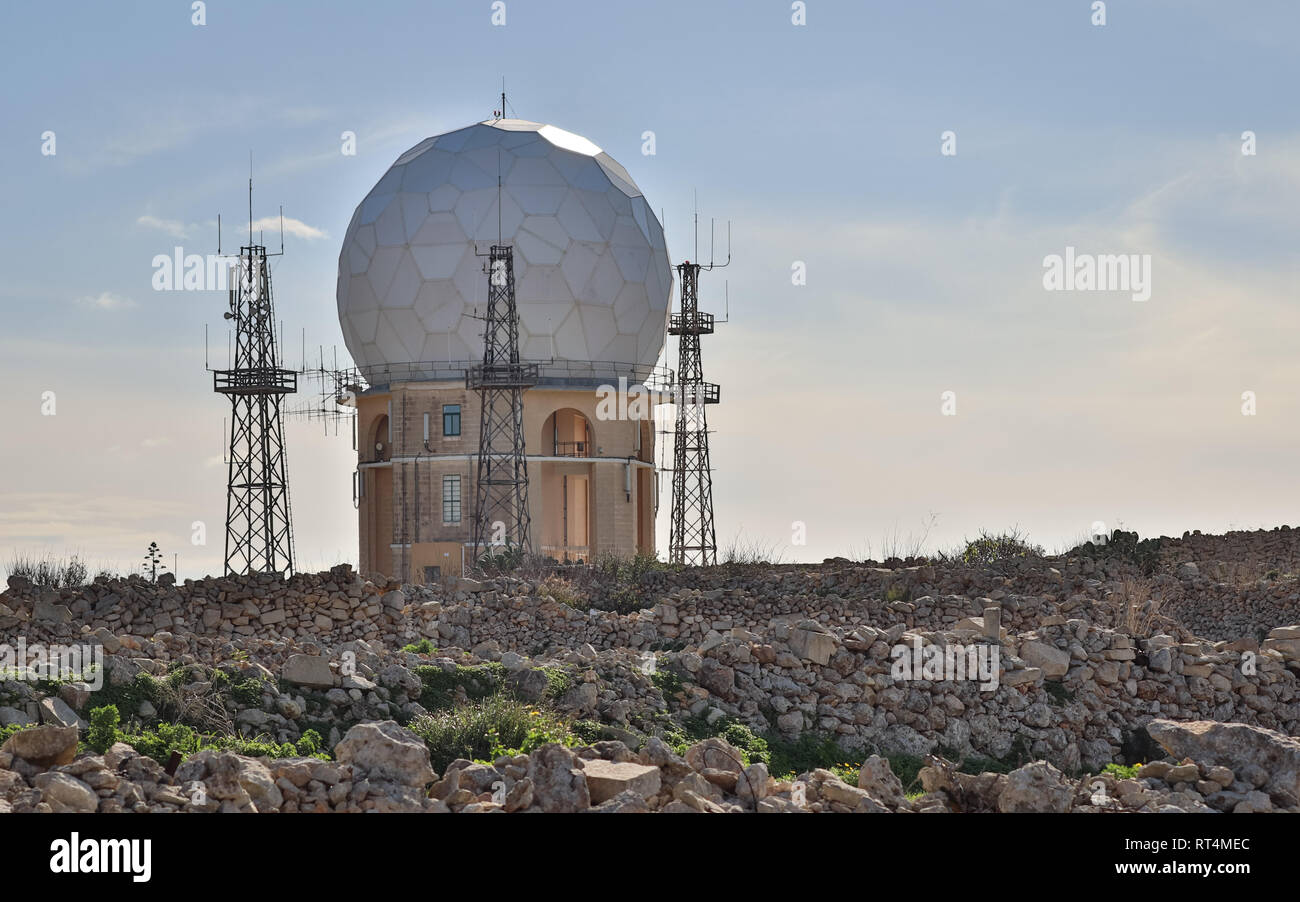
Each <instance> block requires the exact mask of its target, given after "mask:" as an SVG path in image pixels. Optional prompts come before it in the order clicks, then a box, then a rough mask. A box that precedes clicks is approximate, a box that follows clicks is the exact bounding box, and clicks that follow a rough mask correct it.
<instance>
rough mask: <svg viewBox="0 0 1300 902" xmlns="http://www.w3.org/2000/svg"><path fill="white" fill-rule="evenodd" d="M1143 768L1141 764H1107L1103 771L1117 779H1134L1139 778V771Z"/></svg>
mask: <svg viewBox="0 0 1300 902" xmlns="http://www.w3.org/2000/svg"><path fill="white" fill-rule="evenodd" d="M1141 768H1142V765H1141V764H1107V765H1106V766H1105V767H1103V768H1102V769H1101V772H1102V773H1103V774H1111V775H1112V776H1114V777H1115V779H1117V780H1134V779H1137V773H1138V771H1139V770H1140V769H1141Z"/></svg>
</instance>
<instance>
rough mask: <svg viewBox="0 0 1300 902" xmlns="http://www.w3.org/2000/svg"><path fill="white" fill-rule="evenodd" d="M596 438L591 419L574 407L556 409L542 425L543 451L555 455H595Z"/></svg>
mask: <svg viewBox="0 0 1300 902" xmlns="http://www.w3.org/2000/svg"><path fill="white" fill-rule="evenodd" d="M595 440H596V436H595V434H594V432H593V431H592V428H591V421H590V420H588V419H587V418H586V417H585V416H583V415H582V413H581V412H580V411H577V410H574V409H573V408H572V407H564V408H561V409H560V410H557V411H555V413H553V414H551V415H550V416H549V417H547V418H546V423H545V424H544V425H543V426H542V445H541V447H542V449H543V450H542V453H543V454H549V455H551V456H553V457H593V456H594V455H595V453H596V446H595V444H594V442H595Z"/></svg>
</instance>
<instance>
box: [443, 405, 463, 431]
mask: <svg viewBox="0 0 1300 902" xmlns="http://www.w3.org/2000/svg"><path fill="white" fill-rule="evenodd" d="M442 434H443V435H460V405H459V404H444V405H442Z"/></svg>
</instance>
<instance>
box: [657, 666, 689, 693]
mask: <svg viewBox="0 0 1300 902" xmlns="http://www.w3.org/2000/svg"><path fill="white" fill-rule="evenodd" d="M650 682H652V683H654V685H655V688H656V689H658V690H659V693H660V695H662V696H663V697H664V701H668V700H669V699H671V698H673V697H674V696H675V695H677V693H679V692H681V691H682V690H683V689H684V688H685V684H684V683H682V678H681V677H679V676H678V675H677V674H676V672H674V671H672V670H667V669H663V670H661V669H659V668H658V667H656V668H655V672H654V673H652V674H650Z"/></svg>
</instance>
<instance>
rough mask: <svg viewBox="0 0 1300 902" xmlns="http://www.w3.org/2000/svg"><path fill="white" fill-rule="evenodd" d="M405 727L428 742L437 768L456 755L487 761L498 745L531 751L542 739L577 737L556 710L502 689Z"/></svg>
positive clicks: (575, 739) (496, 752)
mask: <svg viewBox="0 0 1300 902" xmlns="http://www.w3.org/2000/svg"><path fill="white" fill-rule="evenodd" d="M408 726H409V728H410V729H411V731H412V732H414V733H415V735H417V736H419V737H420V738H421V739H423V740H424V744H425V745H426V746H428V748H429V760H430V761H431V762H432V764H433V769H434V770H436V771H437V772H438V773H442V772H443V771H444V770H446V768H447V765H449V764H451V762H453V761H455V760H456V759H457V758H468V759H470V760H471V761H490V760H492V759H493V758H495V757H498V756H499V754H501V753H502V752H503V750H520V749H522V750H525V751H531V750H532V749H533V748H536V747H537V746H539V745H542V744H544V743H545V742H564V743H566V744H573V743H576V742H578V741H579V737H577V736H575V735H573V734H572V733H570V732H569V730H568V729H567V725H565V724H564V722H563V720H561V719H560V718H559V717H558V716H557V715H555V714H552V713H551V712H548V711H544V710H542V709H540V708H536V707H532V706H529V705H527V704H525V703H523V702H521V701H519V700H518V699H515V698H511V697H510V696H508V695H503V694H498V695H492V696H490V697H488V698H485V699H482V700H481V701H478V702H475V703H471V704H468V705H461V706H459V707H456V708H451V709H449V710H444V711H438V712H436V713H430V714H423V715H421V716H419V717H417V718H415V719H414V720H412V721H411V722H410V724H408ZM509 753H511V754H514V753H515V752H513V751H511V752H509Z"/></svg>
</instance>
